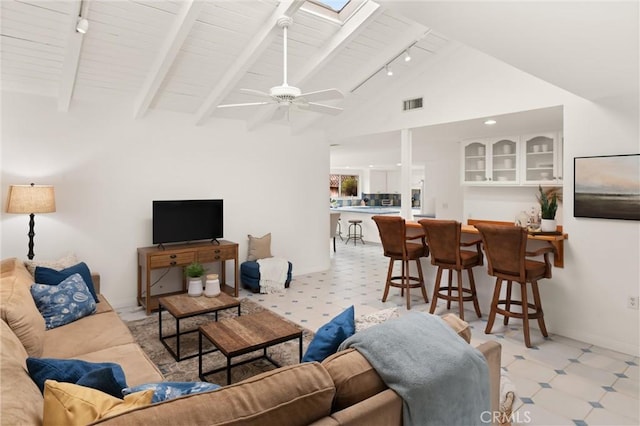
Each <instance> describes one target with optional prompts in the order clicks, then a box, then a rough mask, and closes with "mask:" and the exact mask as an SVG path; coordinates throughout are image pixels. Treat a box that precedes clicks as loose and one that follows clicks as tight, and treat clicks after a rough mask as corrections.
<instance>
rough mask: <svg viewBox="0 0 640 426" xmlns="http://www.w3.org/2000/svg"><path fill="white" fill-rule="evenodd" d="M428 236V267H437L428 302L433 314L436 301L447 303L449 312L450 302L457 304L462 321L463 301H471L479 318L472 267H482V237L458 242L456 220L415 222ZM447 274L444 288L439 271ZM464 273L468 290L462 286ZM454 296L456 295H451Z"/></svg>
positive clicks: (459, 226)
mask: <svg viewBox="0 0 640 426" xmlns="http://www.w3.org/2000/svg"><path fill="white" fill-rule="evenodd" d="M418 223H419V224H420V225H422V228H423V229H424V232H425V234H426V236H427V244H428V245H429V250H430V251H431V264H432V265H434V266H437V267H438V272H436V283H435V287H434V289H433V298H432V299H431V309H430V310H429V311H430V312H431V313H432V314H433V313H434V312H435V310H436V305H437V303H438V299H444V300H446V301H447V309H451V302H458V307H459V309H460V314H459V316H460V319H462V320H464V306H463V302H473V307H474V309H475V311H476V315H478V318H481V317H482V314H481V313H480V305H479V304H478V295H477V292H476V283H475V280H474V279H473V268H474V267H475V266H481V265H482V259H483V256H482V251H481V250H480V244H481V242H482V239H481V238H477V239H475V240H473V241H469V242H461V241H460V236H461V226H462V224H461V223H460V222H457V221H455V220H435V219H422V220H420V221H418ZM474 245H475V246H476V249H475V251H472V250H461V249H460V247H470V246H474ZM444 270H448V271H449V281H448V285H447V286H446V287H443V286H441V284H440V281H441V280H442V271H444ZM464 270H466V271H467V274H468V276H469V288H464V287H463V285H462V271H464ZM453 271H456V272H457V276H458V282H457V286H454V285H453ZM453 293H455V294H453Z"/></svg>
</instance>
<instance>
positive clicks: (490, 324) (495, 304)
mask: <svg viewBox="0 0 640 426" xmlns="http://www.w3.org/2000/svg"><path fill="white" fill-rule="evenodd" d="M501 288H502V278H497V279H496V286H495V288H494V289H493V300H491V311H489V319H488V320H487V326H486V328H485V329H484V333H485V334H490V333H491V329H492V328H493V322H494V321H495V320H496V309H498V302H499V300H500V289H501Z"/></svg>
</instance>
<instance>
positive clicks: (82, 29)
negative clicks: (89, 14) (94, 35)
mask: <svg viewBox="0 0 640 426" xmlns="http://www.w3.org/2000/svg"><path fill="white" fill-rule="evenodd" d="M88 29H89V21H88V20H86V19H85V18H83V17H81V16H79V17H78V22H77V24H76V31H77V32H79V33H80V34H86V33H87V30H88Z"/></svg>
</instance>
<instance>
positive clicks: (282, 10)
mask: <svg viewBox="0 0 640 426" xmlns="http://www.w3.org/2000/svg"><path fill="white" fill-rule="evenodd" d="M303 3H304V2H303V1H301V0H286V1H281V2H280V4H278V7H277V8H276V9H275V10H274V11H273V13H272V14H271V16H269V19H267V20H266V22H265V23H264V25H263V26H262V27H260V29H259V30H258V32H257V33H256V34H255V35H254V36H253V38H252V39H251V40H250V41H249V43H247V47H245V49H244V50H243V51H242V52H241V53H240V55H238V57H237V58H236V60H235V62H234V63H233V64H232V65H231V66H230V67H229V69H228V70H227V72H226V73H225V74H224V75H223V76H222V78H221V79H220V80H219V81H218V84H217V85H216V86H215V87H214V88H213V90H211V92H210V93H209V95H208V96H207V98H206V99H205V101H204V102H203V104H202V105H201V106H200V108H199V109H198V111H197V112H196V124H197V125H202V124H204V122H205V121H206V120H207V119H208V118H209V116H210V115H211V113H212V112H213V110H214V109H215V108H216V107H217V106H218V105H219V104H220V102H222V100H223V99H224V98H225V97H226V96H227V95H228V94H229V92H230V91H231V90H233V88H234V87H235V85H236V84H237V83H238V81H240V79H241V78H242V77H243V76H244V74H245V73H246V72H247V70H248V69H249V68H251V66H252V65H253V64H254V63H255V62H256V61H257V60H258V58H259V57H260V55H261V54H262V52H263V51H264V50H265V49H266V48H267V47H268V46H269V45H270V44H271V43H272V42H273V39H274V38H275V36H276V32H275V31H274V29H275V27H276V24H277V21H278V19H279V18H280V17H282V15H287V16H293V15H294V14H295V12H296V11H297V10H298V9H299V8H300V7H301V6H302V4H303Z"/></svg>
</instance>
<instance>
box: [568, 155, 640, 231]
mask: <svg viewBox="0 0 640 426" xmlns="http://www.w3.org/2000/svg"><path fill="white" fill-rule="evenodd" d="M573 161H574V163H573V170H574V197H573V215H574V216H575V217H593V218H602V219H625V220H640V154H628V155H605V156H599V157H575V158H574V160H573Z"/></svg>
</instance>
